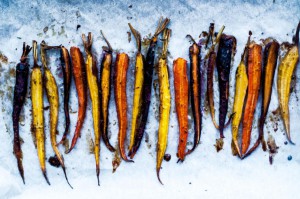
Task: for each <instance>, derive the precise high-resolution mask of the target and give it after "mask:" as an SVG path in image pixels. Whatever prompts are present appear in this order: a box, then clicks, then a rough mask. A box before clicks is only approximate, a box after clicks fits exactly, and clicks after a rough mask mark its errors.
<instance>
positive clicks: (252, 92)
mask: <svg viewBox="0 0 300 199" xmlns="http://www.w3.org/2000/svg"><path fill="white" fill-rule="evenodd" d="M261 64H262V47H261V45H258V44H255V43H252V44H250V45H249V55H248V66H247V72H248V90H247V97H246V104H245V111H244V117H243V131H242V155H244V154H245V153H246V152H247V150H248V147H249V144H250V139H251V131H252V123H253V117H254V113H255V108H256V104H257V100H258V96H259V88H260V79H261Z"/></svg>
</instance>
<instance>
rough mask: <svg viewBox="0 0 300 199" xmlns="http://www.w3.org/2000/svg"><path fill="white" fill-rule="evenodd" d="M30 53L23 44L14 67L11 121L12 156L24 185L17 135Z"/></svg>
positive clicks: (28, 47) (18, 136) (19, 143)
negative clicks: (12, 133)
mask: <svg viewBox="0 0 300 199" xmlns="http://www.w3.org/2000/svg"><path fill="white" fill-rule="evenodd" d="M30 51H31V47H30V46H28V45H25V42H24V43H23V53H22V56H21V59H20V63H18V64H17V66H16V83H15V89H14V100H13V112H12V121H13V129H14V154H15V156H16V158H17V164H18V169H19V173H20V175H21V178H22V180H23V183H24V184H25V178H24V169H23V163H22V162H23V153H22V149H21V141H20V133H19V118H20V113H21V110H22V108H23V105H24V103H25V100H26V93H27V84H28V73H29V64H28V61H27V56H28V54H29V52H30Z"/></svg>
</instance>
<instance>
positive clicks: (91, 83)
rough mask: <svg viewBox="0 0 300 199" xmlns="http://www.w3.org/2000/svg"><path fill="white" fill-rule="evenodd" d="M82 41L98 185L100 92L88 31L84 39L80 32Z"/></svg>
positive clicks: (90, 37)
mask: <svg viewBox="0 0 300 199" xmlns="http://www.w3.org/2000/svg"><path fill="white" fill-rule="evenodd" d="M82 41H83V45H84V49H85V53H86V56H87V57H86V62H85V67H86V73H87V82H88V87H89V90H90V97H91V101H92V114H93V120H94V135H95V142H94V143H95V147H94V153H95V161H96V175H97V180H98V185H99V186H100V181H99V174H100V166H99V164H100V160H99V159H100V158H99V156H100V135H101V133H100V131H101V130H100V121H101V120H100V110H101V109H100V92H99V86H98V69H97V66H96V61H95V59H94V57H93V55H92V33H90V32H89V33H88V39H87V40H86V36H85V34H82Z"/></svg>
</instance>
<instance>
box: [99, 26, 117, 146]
mask: <svg viewBox="0 0 300 199" xmlns="http://www.w3.org/2000/svg"><path fill="white" fill-rule="evenodd" d="M101 34H102V36H103V39H104V40H105V42H106V44H107V46H104V47H102V48H103V56H102V62H101V78H100V89H101V123H102V127H101V128H102V138H103V141H104V143H105V145H106V147H107V148H108V149H109V150H110V151H111V152H115V148H114V147H113V146H112V145H111V144H110V142H109V138H108V129H107V126H108V108H109V100H110V90H111V70H112V59H113V56H112V51H113V50H112V47H111V45H110V43H109V42H108V41H107V39H106V37H105V36H104V34H103V32H102V31H101Z"/></svg>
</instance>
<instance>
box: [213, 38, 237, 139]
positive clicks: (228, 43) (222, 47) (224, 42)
mask: <svg viewBox="0 0 300 199" xmlns="http://www.w3.org/2000/svg"><path fill="white" fill-rule="evenodd" d="M235 49H236V39H235V37H234V36H231V35H225V34H222V36H221V38H220V44H219V49H218V53H217V58H216V65H217V70H218V80H219V91H220V95H219V96H220V106H219V131H220V138H224V133H223V131H224V128H225V127H226V125H225V119H226V115H227V109H228V98H229V75H230V67H231V62H232V58H233V56H234V54H235ZM232 116H233V115H231V116H230V119H229V120H228V124H229V122H230V120H231V118H232Z"/></svg>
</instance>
